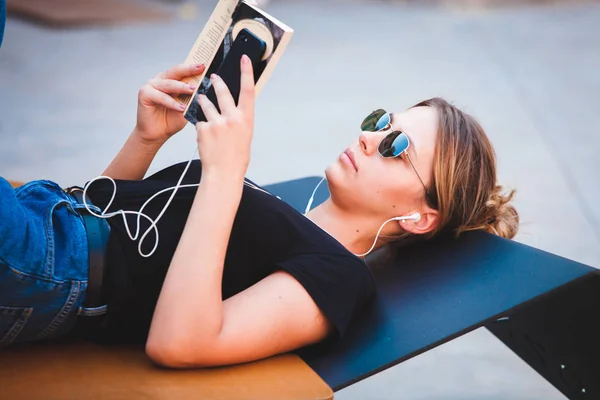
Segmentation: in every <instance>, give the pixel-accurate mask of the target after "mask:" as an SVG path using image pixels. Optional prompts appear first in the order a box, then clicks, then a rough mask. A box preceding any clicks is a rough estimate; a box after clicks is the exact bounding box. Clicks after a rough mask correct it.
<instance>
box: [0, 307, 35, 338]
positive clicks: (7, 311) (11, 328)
mask: <svg viewBox="0 0 600 400" xmlns="http://www.w3.org/2000/svg"><path fill="white" fill-rule="evenodd" d="M32 311H33V308H28V307H5V306H0V338H1V339H0V348H2V347H6V346H8V345H9V344H11V343H12V342H14V341H15V340H16V339H17V338H18V337H19V334H20V333H21V331H22V330H23V327H24V326H25V324H26V323H27V320H28V319H29V316H31V312H32Z"/></svg>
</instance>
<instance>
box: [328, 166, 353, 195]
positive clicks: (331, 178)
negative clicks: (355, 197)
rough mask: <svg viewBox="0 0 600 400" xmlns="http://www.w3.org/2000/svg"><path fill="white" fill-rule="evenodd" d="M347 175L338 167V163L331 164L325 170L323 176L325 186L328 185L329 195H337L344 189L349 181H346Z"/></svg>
mask: <svg viewBox="0 0 600 400" xmlns="http://www.w3.org/2000/svg"><path fill="white" fill-rule="evenodd" d="M347 177H348V176H347V175H346V174H344V170H343V169H342V168H340V166H339V165H338V164H332V165H330V166H329V167H327V169H326V170H325V178H326V179H327V186H329V193H330V194H331V197H338V196H339V195H341V194H342V193H343V192H344V191H346V189H349V188H348V187H347V186H348V185H349V182H348V181H347Z"/></svg>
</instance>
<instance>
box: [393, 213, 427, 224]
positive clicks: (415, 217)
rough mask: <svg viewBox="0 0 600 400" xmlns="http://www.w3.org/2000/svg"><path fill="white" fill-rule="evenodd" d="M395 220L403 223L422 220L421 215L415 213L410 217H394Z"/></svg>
mask: <svg viewBox="0 0 600 400" xmlns="http://www.w3.org/2000/svg"><path fill="white" fill-rule="evenodd" d="M393 220H394V221H402V222H406V221H415V222H419V221H420V220H421V214H419V213H413V214H410V215H406V216H404V217H394V218H393Z"/></svg>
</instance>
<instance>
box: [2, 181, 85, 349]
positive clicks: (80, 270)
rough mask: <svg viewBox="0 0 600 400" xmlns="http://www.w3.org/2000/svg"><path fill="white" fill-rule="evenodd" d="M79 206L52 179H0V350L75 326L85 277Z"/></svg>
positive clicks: (83, 245)
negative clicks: (16, 185) (22, 181)
mask: <svg viewBox="0 0 600 400" xmlns="http://www.w3.org/2000/svg"><path fill="white" fill-rule="evenodd" d="M81 207H83V205H80V204H78V203H77V202H76V201H75V199H74V198H72V197H71V196H70V195H68V194H67V193H65V192H64V190H63V189H62V188H61V187H60V186H58V185H57V184H56V183H54V182H50V181H45V180H42V181H34V182H30V183H28V184H26V185H24V186H22V187H20V188H17V189H13V188H12V187H11V185H10V184H9V183H8V182H7V181H6V180H5V179H3V178H1V177H0V348H2V347H5V346H8V345H10V344H11V343H17V342H23V341H33V340H39V339H45V338H51V337H56V336H59V335H62V334H65V333H67V332H68V331H69V330H71V329H72V328H73V326H74V325H75V321H76V319H77V316H78V314H79V313H80V312H81V306H82V303H83V301H84V299H85V291H86V287H87V275H88V249H87V236H86V231H85V226H84V224H83V218H82V216H81V215H80V214H79V213H78V212H77V209H79V208H81Z"/></svg>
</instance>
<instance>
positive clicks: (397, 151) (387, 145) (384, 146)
mask: <svg viewBox="0 0 600 400" xmlns="http://www.w3.org/2000/svg"><path fill="white" fill-rule="evenodd" d="M360 129H361V130H362V131H363V132H381V131H385V130H388V129H392V116H391V115H390V113H388V112H387V111H385V110H382V109H378V110H375V111H373V112H372V113H371V114H369V115H367V117H366V118H365V119H364V120H363V122H362V124H361V125H360ZM409 147H410V139H409V138H408V136H406V133H404V132H402V131H392V132H390V133H388V134H387V135H386V136H385V137H384V138H383V139H381V142H379V146H378V147H377V151H378V152H379V155H381V157H383V158H395V157H401V156H402V155H405V156H406V159H407V160H408V162H409V163H410V165H411V166H412V168H413V170H414V171H415V174H417V178H419V181H421V184H422V185H423V188H424V189H425V194H427V197H428V199H429V201H430V204H432V205H435V204H437V203H436V202H435V201H434V197H433V196H431V193H429V190H427V186H425V183H424V182H423V179H421V176H420V175H419V173H418V172H417V169H416V168H415V165H414V164H413V162H412V160H411V159H410V157H409V156H408V148H409Z"/></svg>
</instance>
